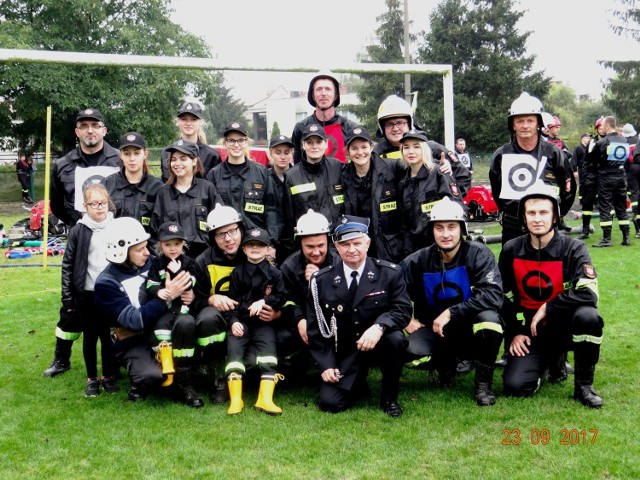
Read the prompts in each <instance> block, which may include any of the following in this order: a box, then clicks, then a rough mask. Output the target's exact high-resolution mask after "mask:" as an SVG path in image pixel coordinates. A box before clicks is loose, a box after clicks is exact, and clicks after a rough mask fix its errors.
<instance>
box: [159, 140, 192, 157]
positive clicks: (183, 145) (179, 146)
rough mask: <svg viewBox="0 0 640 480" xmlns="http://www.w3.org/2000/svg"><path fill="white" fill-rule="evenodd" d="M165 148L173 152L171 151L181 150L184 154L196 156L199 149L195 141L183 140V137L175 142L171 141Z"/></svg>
mask: <svg viewBox="0 0 640 480" xmlns="http://www.w3.org/2000/svg"><path fill="white" fill-rule="evenodd" d="M167 150H168V151H169V152H173V151H178V152H182V153H184V154H185V155H189V156H190V157H197V156H198V151H199V149H198V145H196V144H195V143H193V142H191V141H189V140H184V139H180V140H178V141H177V142H174V143H172V144H171V145H169V146H168V147H167Z"/></svg>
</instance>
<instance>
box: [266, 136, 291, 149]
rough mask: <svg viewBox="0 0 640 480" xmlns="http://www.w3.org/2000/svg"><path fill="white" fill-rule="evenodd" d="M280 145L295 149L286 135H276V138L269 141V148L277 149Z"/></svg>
mask: <svg viewBox="0 0 640 480" xmlns="http://www.w3.org/2000/svg"><path fill="white" fill-rule="evenodd" d="M278 145H290V146H291V147H292V148H293V147H294V145H293V142H292V141H291V139H290V138H289V137H287V136H286V135H276V136H275V137H271V140H270V141H269V148H275V147H277V146H278Z"/></svg>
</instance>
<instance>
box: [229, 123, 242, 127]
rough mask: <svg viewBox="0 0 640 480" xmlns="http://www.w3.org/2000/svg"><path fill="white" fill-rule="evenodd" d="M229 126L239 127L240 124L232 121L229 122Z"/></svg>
mask: <svg viewBox="0 0 640 480" xmlns="http://www.w3.org/2000/svg"><path fill="white" fill-rule="evenodd" d="M231 128H240V124H239V123H237V122H234V123H232V124H231Z"/></svg>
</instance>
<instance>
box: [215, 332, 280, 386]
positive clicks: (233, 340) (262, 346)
mask: <svg viewBox="0 0 640 480" xmlns="http://www.w3.org/2000/svg"><path fill="white" fill-rule="evenodd" d="M241 323H242V326H243V327H244V335H242V336H241V337H236V336H235V335H233V333H231V331H229V332H228V334H227V352H228V354H227V368H226V369H225V373H226V374H227V375H228V374H230V373H234V372H235V373H240V374H244V372H245V371H246V362H245V355H246V354H247V350H248V347H249V345H251V346H252V347H253V348H252V349H253V351H254V353H255V362H256V365H257V367H258V368H259V369H260V372H261V373H262V374H275V373H276V366H277V365H278V360H277V353H276V332H275V330H274V329H273V326H272V325H270V324H269V323H268V322H263V321H261V320H251V321H248V322H241Z"/></svg>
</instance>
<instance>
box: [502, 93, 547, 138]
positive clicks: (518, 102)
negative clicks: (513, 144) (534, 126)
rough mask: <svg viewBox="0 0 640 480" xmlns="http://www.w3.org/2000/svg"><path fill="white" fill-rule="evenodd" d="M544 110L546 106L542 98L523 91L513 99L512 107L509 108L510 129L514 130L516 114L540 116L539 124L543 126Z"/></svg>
mask: <svg viewBox="0 0 640 480" xmlns="http://www.w3.org/2000/svg"><path fill="white" fill-rule="evenodd" d="M543 110H544V107H543V106H542V102H541V101H540V100H538V99H537V98H536V97H532V96H531V95H529V94H528V93H527V92H522V93H521V94H520V96H519V97H518V98H516V99H515V100H514V101H513V103H512V104H511V108H510V109H509V118H508V120H507V123H508V125H509V131H510V132H513V117H515V116H516V115H536V116H537V117H538V124H539V125H538V126H539V127H543V126H544V122H543V120H542V112H543Z"/></svg>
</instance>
